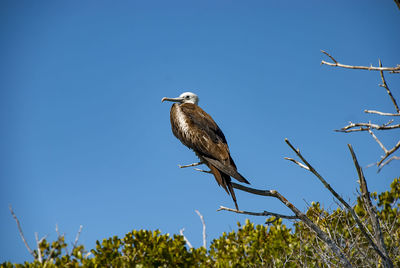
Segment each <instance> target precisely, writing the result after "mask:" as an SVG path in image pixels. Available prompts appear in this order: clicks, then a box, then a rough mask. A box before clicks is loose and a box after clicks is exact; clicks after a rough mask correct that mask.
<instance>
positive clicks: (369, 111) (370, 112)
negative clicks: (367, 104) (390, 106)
mask: <svg viewBox="0 0 400 268" xmlns="http://www.w3.org/2000/svg"><path fill="white" fill-rule="evenodd" d="M364 113H367V114H378V115H384V116H400V114H394V113H384V112H379V111H375V110H364Z"/></svg>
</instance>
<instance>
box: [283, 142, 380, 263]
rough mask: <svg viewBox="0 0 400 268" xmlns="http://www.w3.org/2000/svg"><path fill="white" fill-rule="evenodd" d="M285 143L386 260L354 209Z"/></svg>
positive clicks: (297, 152) (298, 153)
mask: <svg viewBox="0 0 400 268" xmlns="http://www.w3.org/2000/svg"><path fill="white" fill-rule="evenodd" d="M285 142H286V143H287V144H288V145H289V147H290V148H291V149H292V150H293V151H294V152H295V153H296V154H297V156H298V157H299V158H300V159H301V161H303V163H304V164H305V165H306V166H307V167H308V168H309V170H310V172H312V173H313V174H314V175H315V176H316V177H317V178H318V179H319V180H320V181H321V182H322V184H323V185H324V186H325V188H327V189H328V190H329V191H330V192H331V193H332V195H333V196H334V197H335V198H336V199H337V200H339V201H340V203H342V204H343V205H344V206H345V207H346V209H347V210H348V211H349V212H350V214H351V215H352V216H353V218H354V220H355V221H356V223H357V225H358V227H359V228H360V231H361V232H362V234H363V235H364V237H365V238H366V239H367V241H368V243H369V244H370V245H371V246H372V247H373V248H374V250H375V251H376V252H377V253H378V254H379V256H381V257H382V258H383V259H384V258H385V257H386V256H385V255H384V254H383V253H382V251H380V250H379V248H378V246H377V245H376V243H375V242H374V241H373V240H372V237H371V236H370V235H369V234H368V232H367V229H366V227H365V226H364V224H363V223H362V222H361V220H360V218H359V217H358V215H357V214H356V212H355V211H354V209H353V208H352V207H351V206H350V205H349V204H348V203H347V202H346V201H345V200H344V199H343V198H342V197H341V196H340V195H339V194H338V193H337V192H336V191H335V190H333V188H332V187H331V186H330V185H329V184H328V183H327V182H326V180H325V179H324V178H323V177H322V176H321V175H320V174H319V173H318V172H317V171H316V170H315V169H314V168H313V167H312V166H311V165H310V163H308V162H307V160H306V159H305V158H304V157H303V156H302V155H301V153H300V150H298V149H297V150H296V149H295V148H294V147H293V145H292V144H291V143H290V142H289V140H288V139H285Z"/></svg>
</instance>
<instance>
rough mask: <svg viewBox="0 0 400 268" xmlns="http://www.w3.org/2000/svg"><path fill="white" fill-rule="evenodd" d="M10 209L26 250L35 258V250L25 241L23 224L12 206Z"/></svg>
mask: <svg viewBox="0 0 400 268" xmlns="http://www.w3.org/2000/svg"><path fill="white" fill-rule="evenodd" d="M8 208H9V209H10V212H11V215H12V216H13V218H14V220H15V222H16V223H17V227H18V231H19V235H20V236H21V239H22V241H23V242H24V244H25V247H26V249H27V250H28V251H29V254H31V255H32V256H33V257H35V254H34V252H33V250H32V249H31V248H30V247H29V245H28V243H27V242H26V239H25V236H24V233H23V232H22V228H21V224H20V223H19V220H18V218H17V215H15V213H14V211H13V209H12V206H11V205H9V206H8Z"/></svg>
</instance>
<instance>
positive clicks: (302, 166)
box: [284, 157, 310, 170]
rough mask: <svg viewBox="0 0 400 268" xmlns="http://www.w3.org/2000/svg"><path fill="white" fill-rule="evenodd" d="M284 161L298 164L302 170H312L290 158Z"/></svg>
mask: <svg viewBox="0 0 400 268" xmlns="http://www.w3.org/2000/svg"><path fill="white" fill-rule="evenodd" d="M284 159H286V160H289V161H292V162H294V163H296V164H297V165H299V166H300V167H301V168H304V169H306V170H310V169H309V168H308V167H307V166H306V165H304V164H303V163H300V162H299V161H297V160H296V159H293V158H290V157H284Z"/></svg>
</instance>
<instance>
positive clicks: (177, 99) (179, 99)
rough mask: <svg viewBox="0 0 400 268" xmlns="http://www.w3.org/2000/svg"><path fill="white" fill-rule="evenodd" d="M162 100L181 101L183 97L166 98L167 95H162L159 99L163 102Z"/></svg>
mask: <svg viewBox="0 0 400 268" xmlns="http://www.w3.org/2000/svg"><path fill="white" fill-rule="evenodd" d="M164 101H173V102H181V101H183V98H167V97H164V98H162V99H161V102H164Z"/></svg>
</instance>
